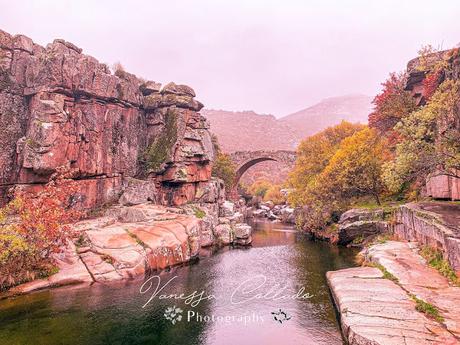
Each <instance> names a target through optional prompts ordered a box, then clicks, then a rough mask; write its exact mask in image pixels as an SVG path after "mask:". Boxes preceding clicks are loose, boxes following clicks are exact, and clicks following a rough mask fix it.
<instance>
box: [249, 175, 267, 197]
mask: <svg viewBox="0 0 460 345" xmlns="http://www.w3.org/2000/svg"><path fill="white" fill-rule="evenodd" d="M271 187H272V184H271V183H270V182H268V181H265V180H258V181H256V182H254V183H253V184H252V185H251V186H250V187H249V189H248V192H249V193H250V194H252V195H254V196H258V197H260V198H262V199H264V198H265V195H266V194H267V192H268V190H269V189H270V188H271Z"/></svg>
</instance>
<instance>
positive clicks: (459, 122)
mask: <svg viewBox="0 0 460 345" xmlns="http://www.w3.org/2000/svg"><path fill="white" fill-rule="evenodd" d="M459 104H460V81H459V80H455V81H454V80H446V81H444V82H443V83H442V84H441V85H440V86H439V87H438V88H437V90H436V92H435V93H434V94H433V96H432V97H431V99H430V101H429V102H428V104H427V105H426V106H424V107H423V108H421V109H420V110H418V111H416V112H413V113H412V114H410V115H409V116H408V117H406V118H404V119H403V120H402V121H401V122H400V123H398V125H397V126H396V127H395V130H396V131H397V132H398V133H399V135H400V136H401V137H402V141H401V142H400V143H399V144H398V145H397V146H396V156H395V159H394V160H392V161H390V162H388V163H386V164H385V168H384V174H383V177H384V180H385V183H386V184H387V186H388V188H389V189H390V190H391V191H393V192H398V191H401V190H402V188H403V187H404V186H406V185H407V184H408V183H413V182H416V181H424V180H425V178H426V177H427V176H428V175H430V174H434V173H437V174H444V175H454V176H457V173H456V171H457V170H458V169H460V131H459V128H460V109H459Z"/></svg>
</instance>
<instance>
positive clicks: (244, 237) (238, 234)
mask: <svg viewBox="0 0 460 345" xmlns="http://www.w3.org/2000/svg"><path fill="white" fill-rule="evenodd" d="M251 234H252V227H251V226H250V225H248V224H246V223H238V224H235V226H234V237H235V238H234V243H235V244H237V245H241V246H247V245H250V244H251V242H252V236H251Z"/></svg>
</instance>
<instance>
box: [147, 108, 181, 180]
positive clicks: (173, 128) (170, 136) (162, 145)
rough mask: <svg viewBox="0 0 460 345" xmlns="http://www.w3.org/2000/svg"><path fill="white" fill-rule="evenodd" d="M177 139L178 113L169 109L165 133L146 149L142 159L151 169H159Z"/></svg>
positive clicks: (166, 115)
mask: <svg viewBox="0 0 460 345" xmlns="http://www.w3.org/2000/svg"><path fill="white" fill-rule="evenodd" d="M176 141H177V115H176V113H175V112H174V111H172V110H168V111H167V112H166V114H165V129H164V131H163V133H162V134H161V135H160V136H159V137H158V138H157V139H156V140H155V141H154V142H153V143H152V144H151V145H150V146H149V147H147V149H146V150H145V152H144V154H143V157H142V161H143V162H144V164H145V167H146V168H147V170H149V171H154V172H155V171H158V170H159V169H160V167H161V164H162V163H164V162H166V161H167V160H168V159H169V157H170V155H171V150H172V147H173V145H174V144H175V142H176Z"/></svg>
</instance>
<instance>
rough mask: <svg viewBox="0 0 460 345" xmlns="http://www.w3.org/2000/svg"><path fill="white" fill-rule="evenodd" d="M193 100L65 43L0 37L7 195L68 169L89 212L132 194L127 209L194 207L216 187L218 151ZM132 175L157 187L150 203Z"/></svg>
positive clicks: (2, 183)
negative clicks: (149, 204)
mask: <svg viewBox="0 0 460 345" xmlns="http://www.w3.org/2000/svg"><path fill="white" fill-rule="evenodd" d="M194 97H195V92H194V91H193V90H192V89H191V88H190V87H188V86H185V85H176V84H174V83H169V84H167V85H164V86H163V87H161V85H160V84H158V83H155V82H153V81H144V80H142V79H139V78H137V77H136V76H135V75H133V74H130V73H128V72H125V71H124V70H122V69H118V70H117V71H115V73H114V74H112V73H111V71H110V70H109V68H108V67H107V66H106V65H105V64H102V63H100V62H98V61H97V60H96V59H95V58H93V57H91V56H88V55H84V54H82V50H81V49H80V48H78V47H76V46H75V45H73V44H72V43H69V42H66V41H64V40H61V39H57V40H54V42H53V43H51V44H48V45H47V46H46V47H42V46H39V45H37V44H35V43H34V42H33V41H32V40H31V39H30V38H28V37H26V36H23V35H16V36H11V35H10V34H8V33H6V32H3V31H1V30H0V189H1V193H0V194H1V198H2V199H3V201H5V196H6V193H7V190H8V189H10V188H11V187H12V186H15V185H21V186H22V187H23V188H27V187H30V186H32V187H33V188H38V186H39V185H40V184H43V183H45V182H46V181H47V180H48V178H49V176H50V175H51V174H52V173H53V172H55V171H56V168H57V167H60V166H68V167H70V168H72V169H74V170H75V171H76V172H77V174H76V176H75V178H76V179H77V180H78V183H79V184H80V198H79V199H80V202H81V205H82V206H83V207H85V208H91V207H94V206H98V205H101V204H104V203H108V202H114V201H116V200H118V198H119V196H120V195H121V194H123V192H124V191H125V189H126V191H125V195H124V198H123V203H127V204H131V203H132V202H133V200H134V201H135V202H138V201H146V199H150V200H155V201H157V202H159V203H162V204H172V205H181V204H184V203H187V202H190V201H193V200H195V198H196V194H197V192H198V191H199V190H202V189H205V188H207V187H206V184H208V183H210V182H209V181H210V176H211V161H212V159H213V156H214V152H213V146H212V142H211V134H210V132H209V130H208V129H209V124H208V122H207V120H206V119H205V118H204V117H203V116H201V115H200V113H199V112H198V111H199V110H200V109H201V108H202V107H203V105H202V104H201V103H200V102H198V101H196V100H195V99H194ZM131 178H142V179H144V180H149V181H150V184H149V185H148V186H147V185H146V184H144V185H143V186H144V187H146V188H143V187H139V188H137V189H138V191H139V190H140V188H143V190H142V193H143V195H142V196H141V195H139V194H138V195H134V194H135V193H136V192H135V191H133V188H135V187H133V184H135V183H134V182H133V181H132V180H131ZM30 188H31V187H30ZM133 193H134V194H133Z"/></svg>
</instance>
